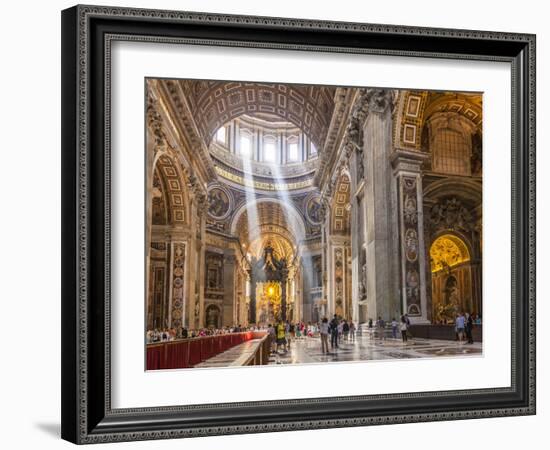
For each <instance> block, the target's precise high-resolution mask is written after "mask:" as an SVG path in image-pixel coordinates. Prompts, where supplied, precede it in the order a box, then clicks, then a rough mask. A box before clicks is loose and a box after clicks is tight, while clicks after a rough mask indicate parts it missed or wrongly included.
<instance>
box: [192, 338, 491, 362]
mask: <svg viewBox="0 0 550 450" xmlns="http://www.w3.org/2000/svg"><path fill="white" fill-rule="evenodd" d="M253 347H254V341H249V342H245V343H243V344H241V345H238V346H236V347H233V348H231V349H229V350H227V351H225V352H224V353H221V354H220V355H217V356H215V357H213V358H210V359H209V360H207V361H205V362H203V363H201V364H200V365H198V366H197V367H228V366H238V365H240V364H239V361H242V360H243V357H246V355H247V354H249V352H250V351H252V349H253ZM481 354H482V344H481V343H480V342H476V343H474V344H466V343H460V342H456V341H443V340H434V339H420V338H413V339H410V340H409V341H408V342H406V343H403V342H402V341H401V339H393V338H391V336H389V335H387V336H386V337H385V339H380V338H379V337H377V336H376V335H375V334H372V333H365V334H364V335H362V336H357V337H356V339H355V341H346V340H342V341H341V342H340V344H339V346H338V348H330V344H329V353H327V354H323V353H322V351H321V339H320V338H318V337H316V338H309V337H308V338H302V339H292V340H291V344H290V348H289V349H288V351H286V352H284V351H283V349H282V348H281V349H280V350H279V352H272V354H271V355H270V358H269V364H308V363H322V362H346V361H377V360H388V359H412V358H440V357H472V356H481Z"/></svg>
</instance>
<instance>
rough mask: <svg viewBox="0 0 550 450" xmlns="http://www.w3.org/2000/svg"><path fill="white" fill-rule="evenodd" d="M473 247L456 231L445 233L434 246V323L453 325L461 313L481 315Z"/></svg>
mask: <svg viewBox="0 0 550 450" xmlns="http://www.w3.org/2000/svg"><path fill="white" fill-rule="evenodd" d="M471 251H472V250H471V244H470V243H469V242H468V239H466V237H465V236H464V235H462V234H461V233H459V232H456V231H442V232H441V233H438V235H437V236H436V237H434V239H433V240H432V241H431V242H430V247H429V256H430V270H431V302H432V305H431V306H432V319H433V321H435V322H443V323H449V322H452V321H453V320H454V318H455V317H456V314H457V313H458V312H464V311H468V312H470V313H475V314H477V313H479V312H480V307H479V305H478V304H477V302H476V301H475V298H474V297H475V289H476V287H475V281H474V277H475V275H474V273H473V268H472V253H471Z"/></svg>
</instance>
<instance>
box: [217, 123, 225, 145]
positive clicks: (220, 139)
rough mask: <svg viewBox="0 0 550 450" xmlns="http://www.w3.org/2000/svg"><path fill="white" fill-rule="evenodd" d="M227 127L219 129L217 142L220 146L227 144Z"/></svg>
mask: <svg viewBox="0 0 550 450" xmlns="http://www.w3.org/2000/svg"><path fill="white" fill-rule="evenodd" d="M225 136H226V133H225V127H220V128H218V131H216V141H217V142H219V143H220V144H225Z"/></svg>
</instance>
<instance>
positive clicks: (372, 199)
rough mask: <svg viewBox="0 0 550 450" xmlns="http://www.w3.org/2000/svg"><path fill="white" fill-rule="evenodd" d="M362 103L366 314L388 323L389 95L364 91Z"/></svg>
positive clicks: (392, 249) (392, 281) (391, 307)
mask: <svg viewBox="0 0 550 450" xmlns="http://www.w3.org/2000/svg"><path fill="white" fill-rule="evenodd" d="M366 101H367V103H368V114H367V117H366V120H365V122H364V125H363V130H362V131H363V133H362V135H363V162H364V170H365V176H364V180H365V195H364V211H365V217H366V236H365V251H366V294H367V298H366V302H367V314H368V317H370V318H372V319H376V318H377V317H378V316H381V317H382V318H384V319H385V320H390V319H391V318H392V317H393V316H395V315H397V313H398V312H399V310H400V307H399V290H398V285H397V277H396V274H395V265H394V261H395V260H396V259H397V249H396V239H395V236H394V234H393V233H392V225H393V224H394V223H396V221H397V214H396V211H395V202H392V198H391V183H392V180H393V177H392V170H391V164H390V155H391V152H392V103H393V94H392V91H391V90H387V89H368V90H367V93H366Z"/></svg>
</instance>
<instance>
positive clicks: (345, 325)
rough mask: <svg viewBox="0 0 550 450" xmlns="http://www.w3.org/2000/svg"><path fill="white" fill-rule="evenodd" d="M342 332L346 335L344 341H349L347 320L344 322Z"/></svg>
mask: <svg viewBox="0 0 550 450" xmlns="http://www.w3.org/2000/svg"><path fill="white" fill-rule="evenodd" d="M342 332H343V333H344V341H347V340H348V339H349V323H348V322H347V320H344V325H343V326H342Z"/></svg>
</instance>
